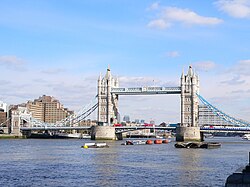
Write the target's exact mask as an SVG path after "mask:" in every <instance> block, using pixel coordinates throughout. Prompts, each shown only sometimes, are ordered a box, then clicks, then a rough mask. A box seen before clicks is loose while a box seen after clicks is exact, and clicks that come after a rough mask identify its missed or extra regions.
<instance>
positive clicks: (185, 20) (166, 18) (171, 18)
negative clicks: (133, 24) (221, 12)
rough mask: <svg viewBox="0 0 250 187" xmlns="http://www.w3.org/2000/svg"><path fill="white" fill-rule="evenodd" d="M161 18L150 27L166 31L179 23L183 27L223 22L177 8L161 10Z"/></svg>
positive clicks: (153, 21) (151, 22)
mask: <svg viewBox="0 0 250 187" xmlns="http://www.w3.org/2000/svg"><path fill="white" fill-rule="evenodd" d="M159 15H160V16H158V18H157V19H154V20H152V21H150V22H149V23H148V27H153V28H158V29H165V28H169V27H170V26H171V25H173V24H176V23H179V24H182V25H189V26H191V25H217V24H220V23H222V22H223V20H221V19H219V18H215V17H205V16H200V15H198V14H197V13H195V12H193V11H191V10H189V9H181V8H177V7H163V8H161V9H160V14H159Z"/></svg>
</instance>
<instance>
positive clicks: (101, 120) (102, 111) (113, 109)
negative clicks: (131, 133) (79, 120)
mask: <svg viewBox="0 0 250 187" xmlns="http://www.w3.org/2000/svg"><path fill="white" fill-rule="evenodd" d="M118 86H119V82H118V78H113V77H112V75H111V72H110V68H109V67H108V69H107V72H106V75H105V76H104V77H102V76H101V75H100V76H99V78H98V85H97V90H98V112H97V120H98V125H97V126H93V127H92V129H91V139H92V140H104V139H105V140H116V139H121V138H122V137H118V136H117V135H116V134H115V127H113V126H112V124H114V123H117V120H118V95H117V94H113V93H112V92H111V89H112V88H118Z"/></svg>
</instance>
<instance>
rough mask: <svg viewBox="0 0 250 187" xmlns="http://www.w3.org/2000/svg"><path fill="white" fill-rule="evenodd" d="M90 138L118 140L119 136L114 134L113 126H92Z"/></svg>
mask: <svg viewBox="0 0 250 187" xmlns="http://www.w3.org/2000/svg"><path fill="white" fill-rule="evenodd" d="M91 140H120V136H116V134H115V127H111V126H92V127H91Z"/></svg>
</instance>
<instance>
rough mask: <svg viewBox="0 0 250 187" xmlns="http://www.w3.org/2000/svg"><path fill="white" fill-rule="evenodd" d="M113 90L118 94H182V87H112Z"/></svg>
mask: <svg viewBox="0 0 250 187" xmlns="http://www.w3.org/2000/svg"><path fill="white" fill-rule="evenodd" d="M111 92H112V93H113V94H117V95H153V94H181V87H138V88H112V89H111Z"/></svg>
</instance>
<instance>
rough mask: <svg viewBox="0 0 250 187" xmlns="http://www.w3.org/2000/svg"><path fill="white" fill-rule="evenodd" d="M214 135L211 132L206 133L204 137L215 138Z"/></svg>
mask: <svg viewBox="0 0 250 187" xmlns="http://www.w3.org/2000/svg"><path fill="white" fill-rule="evenodd" d="M213 137H214V135H213V134H211V133H206V134H204V138H213Z"/></svg>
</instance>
